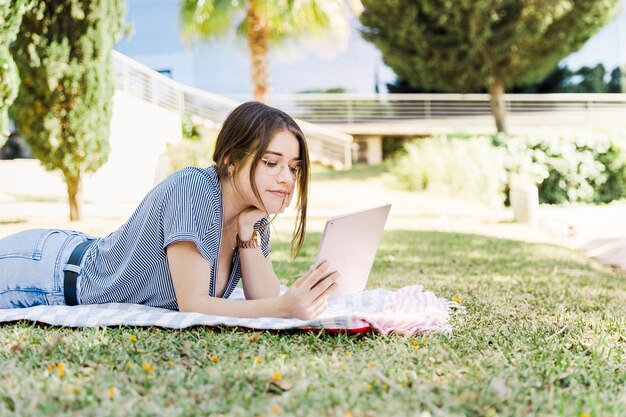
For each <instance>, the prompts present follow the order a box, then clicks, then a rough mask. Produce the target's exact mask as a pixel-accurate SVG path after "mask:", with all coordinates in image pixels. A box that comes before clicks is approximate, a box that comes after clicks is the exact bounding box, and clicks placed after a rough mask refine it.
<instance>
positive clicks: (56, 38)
mask: <svg viewBox="0 0 626 417" xmlns="http://www.w3.org/2000/svg"><path fill="white" fill-rule="evenodd" d="M123 13H124V4H123V0H36V1H35V6H34V7H33V8H32V9H31V10H30V11H28V12H26V13H25V14H24V17H23V20H22V25H21V27H20V30H19V33H18V35H17V38H16V40H15V42H13V44H12V46H11V51H12V53H13V56H14V58H15V61H16V63H17V66H18V68H19V71H20V78H21V87H20V91H19V94H18V96H17V98H16V100H15V103H14V105H13V108H12V117H13V119H14V121H15V123H16V126H17V128H18V130H19V131H20V133H21V134H22V136H23V137H24V139H25V140H26V141H27V142H28V144H29V146H30V148H31V150H32V151H33V154H34V155H35V157H36V158H38V159H39V160H40V161H41V163H42V165H43V166H44V167H45V168H46V169H48V170H60V171H61V172H62V174H63V177H64V178H65V182H66V184H67V192H68V202H69V208H70V219H71V220H78V219H80V207H79V191H80V185H81V178H82V175H83V174H84V173H86V172H95V171H96V170H97V169H98V168H100V167H101V166H102V165H103V164H104V163H105V162H106V160H107V158H108V154H109V133H110V122H111V111H112V97H113V92H114V85H113V67H112V62H111V49H112V48H113V44H114V42H115V40H116V38H117V34H118V33H119V32H120V30H121V27H122V20H123Z"/></svg>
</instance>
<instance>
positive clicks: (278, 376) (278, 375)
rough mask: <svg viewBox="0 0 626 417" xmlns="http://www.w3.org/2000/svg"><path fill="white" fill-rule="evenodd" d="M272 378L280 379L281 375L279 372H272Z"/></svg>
mask: <svg viewBox="0 0 626 417" xmlns="http://www.w3.org/2000/svg"><path fill="white" fill-rule="evenodd" d="M272 379H274V380H276V381H278V380H280V379H283V376H282V375H281V374H280V373H279V372H274V375H272Z"/></svg>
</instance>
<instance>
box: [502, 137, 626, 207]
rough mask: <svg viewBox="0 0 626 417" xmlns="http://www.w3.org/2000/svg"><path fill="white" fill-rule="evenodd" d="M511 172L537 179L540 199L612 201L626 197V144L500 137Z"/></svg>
mask: <svg viewBox="0 0 626 417" xmlns="http://www.w3.org/2000/svg"><path fill="white" fill-rule="evenodd" d="M494 144H495V145H496V146H499V147H503V148H504V149H506V154H507V163H506V167H507V170H508V172H509V173H513V172H515V173H521V174H524V175H526V176H529V177H530V178H532V179H533V180H534V181H535V183H537V184H538V188H539V201H540V202H542V203H549V204H561V203H565V202H584V203H608V202H610V201H613V200H617V199H620V198H624V197H626V147H625V146H624V143H623V140H622V139H620V138H608V137H606V136H599V135H592V134H587V135H585V136H578V137H560V136H554V137H526V138H519V137H502V136H500V137H495V138H494Z"/></svg>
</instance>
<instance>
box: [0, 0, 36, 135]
mask: <svg viewBox="0 0 626 417" xmlns="http://www.w3.org/2000/svg"><path fill="white" fill-rule="evenodd" d="M29 5H30V0H0V147H1V146H2V144H3V143H4V140H5V139H6V138H7V137H8V136H9V128H8V126H9V125H8V122H9V117H8V110H9V106H10V105H11V103H13V100H15V97H16V96H17V91H18V89H19V85H20V79H19V76H18V72H17V66H16V65H15V61H14V60H13V57H12V56H11V53H10V51H9V45H11V42H13V41H14V40H15V36H16V35H17V31H18V29H19V27H20V23H21V22H22V16H23V14H24V12H25V11H26V10H27V8H28V7H29Z"/></svg>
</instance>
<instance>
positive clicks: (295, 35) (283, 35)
mask: <svg viewBox="0 0 626 417" xmlns="http://www.w3.org/2000/svg"><path fill="white" fill-rule="evenodd" d="M348 6H349V7H348ZM360 7H361V3H360V1H359V0H300V1H296V0H283V1H276V0H241V1H232V0H183V1H182V10H181V15H182V20H183V34H184V35H185V36H186V37H197V38H199V39H202V40H210V39H215V38H219V37H220V36H224V35H225V34H227V33H229V32H230V31H231V30H232V31H234V30H236V31H237V34H238V35H240V36H243V37H245V38H246V40H247V43H248V49H249V53H250V63H251V71H252V90H253V95H254V98H255V100H257V101H262V102H268V101H269V94H270V75H269V61H268V57H269V50H270V44H272V43H279V42H281V41H284V40H285V39H297V40H303V39H306V38H315V39H318V40H319V39H323V38H327V37H328V35H329V34H330V37H334V38H335V39H337V38H339V39H342V38H343V39H346V38H347V37H348V35H349V27H348V17H349V16H350V11H360Z"/></svg>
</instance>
